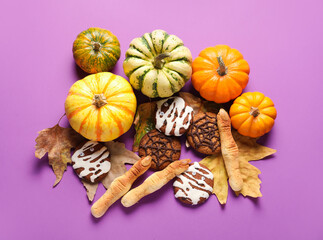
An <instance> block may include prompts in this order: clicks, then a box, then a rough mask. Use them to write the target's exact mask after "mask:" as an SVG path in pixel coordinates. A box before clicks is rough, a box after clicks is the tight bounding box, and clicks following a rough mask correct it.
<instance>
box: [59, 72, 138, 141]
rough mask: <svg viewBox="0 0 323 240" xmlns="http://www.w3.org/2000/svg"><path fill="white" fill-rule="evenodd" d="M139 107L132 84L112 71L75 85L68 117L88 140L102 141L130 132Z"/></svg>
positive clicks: (66, 108) (71, 91)
mask: <svg viewBox="0 0 323 240" xmlns="http://www.w3.org/2000/svg"><path fill="white" fill-rule="evenodd" d="M136 107H137V100H136V96H135V95H134V93H133V89H132V87H131V85H130V83H129V82H128V81H127V80H125V79H124V78H122V77H120V76H118V75H114V74H112V73H108V72H102V73H97V74H92V75H89V76H87V77H85V78H84V79H82V80H79V81H77V82H75V83H74V84H73V86H72V87H71V88H70V90H69V93H68V96H67V98H66V101H65V112H66V116H67V118H68V120H69V122H70V124H71V126H72V128H73V129H74V130H75V131H77V132H78V133H80V134H81V135H82V136H84V137H85V138H87V139H90V140H93V141H102V142H105V141H110V140H113V139H115V138H117V137H119V136H120V135H122V134H123V133H125V132H127V131H128V130H129V128H130V127H131V125H132V122H133V118H134V115H135V112H136Z"/></svg>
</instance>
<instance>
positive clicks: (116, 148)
mask: <svg viewBox="0 0 323 240" xmlns="http://www.w3.org/2000/svg"><path fill="white" fill-rule="evenodd" d="M105 146H106V147H107V148H108V149H109V152H110V161H111V170H110V171H109V173H108V175H107V176H106V177H105V178H104V179H103V181H102V183H103V185H104V187H105V188H108V187H109V186H110V184H111V182H112V181H113V180H114V179H115V178H117V177H119V176H121V175H123V174H124V173H125V172H126V171H127V168H126V166H125V164H134V163H135V162H137V161H138V160H139V159H140V157H139V156H138V155H137V154H135V153H134V152H132V151H130V150H128V149H126V147H125V144H124V143H120V142H114V141H110V142H106V143H105Z"/></svg>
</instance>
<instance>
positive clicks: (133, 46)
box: [130, 45, 150, 59]
mask: <svg viewBox="0 0 323 240" xmlns="http://www.w3.org/2000/svg"><path fill="white" fill-rule="evenodd" d="M130 47H131V48H133V49H135V50H137V51H138V52H140V53H141V54H143V55H144V56H146V58H147V59H150V57H149V56H147V55H146V54H145V53H144V52H143V51H141V50H140V49H139V48H137V47H135V45H130Z"/></svg>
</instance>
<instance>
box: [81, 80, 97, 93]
mask: <svg viewBox="0 0 323 240" xmlns="http://www.w3.org/2000/svg"><path fill="white" fill-rule="evenodd" d="M83 82H84V83H85V85H86V86H87V88H88V89H89V90H90V91H91V93H92V94H94V93H96V92H95V91H93V90H94V89H93V88H92V86H91V84H89V82H88V81H87V79H84V80H83ZM92 97H93V96H92Z"/></svg>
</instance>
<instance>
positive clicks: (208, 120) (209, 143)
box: [187, 112, 221, 155]
mask: <svg viewBox="0 0 323 240" xmlns="http://www.w3.org/2000/svg"><path fill="white" fill-rule="evenodd" d="M187 141H188V143H189V144H190V146H191V147H193V148H194V149H195V150H196V151H198V152H200V153H204V154H208V155H210V154H215V153H218V152H220V151H221V146H220V135H219V130H218V126H217V119H216V114H215V113H211V112H207V113H202V112H201V113H198V114H196V115H195V116H194V118H193V123H192V124H191V127H190V128H189V129H188V131H187Z"/></svg>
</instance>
